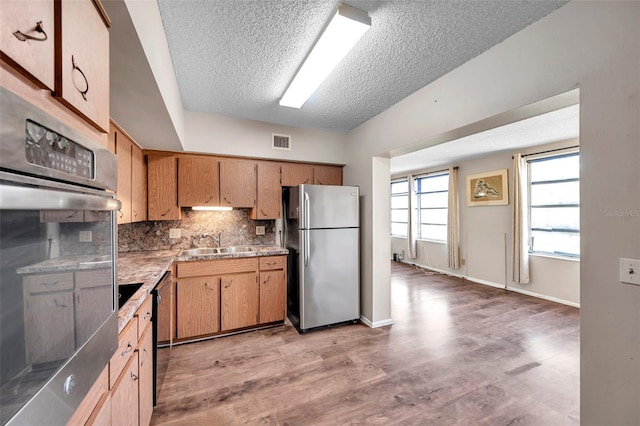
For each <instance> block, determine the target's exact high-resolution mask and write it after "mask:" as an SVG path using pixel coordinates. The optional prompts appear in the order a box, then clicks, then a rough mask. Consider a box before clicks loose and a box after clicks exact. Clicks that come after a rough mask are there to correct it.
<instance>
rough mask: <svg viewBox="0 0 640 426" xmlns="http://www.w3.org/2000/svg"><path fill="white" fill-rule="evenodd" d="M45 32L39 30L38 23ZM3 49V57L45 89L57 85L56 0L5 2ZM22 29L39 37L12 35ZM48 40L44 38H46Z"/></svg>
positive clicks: (1, 16)
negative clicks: (28, 37) (55, 58)
mask: <svg viewBox="0 0 640 426" xmlns="http://www.w3.org/2000/svg"><path fill="white" fill-rule="evenodd" d="M38 22H41V23H42V24H40V28H41V30H42V31H44V32H39V31H37V30H36V26H37V23H38ZM0 28H2V31H3V36H2V37H0V51H1V52H2V55H1V56H2V59H3V60H5V61H6V62H7V63H9V64H11V66H13V67H14V68H15V69H16V70H17V71H18V72H20V74H22V75H23V76H25V77H26V78H28V79H29V80H30V81H32V82H33V83H34V84H36V85H37V86H38V87H40V88H42V89H49V90H53V86H54V47H55V46H54V15H53V0H47V1H29V2H19V1H3V2H2V8H0ZM18 31H19V32H21V33H23V34H25V35H27V36H30V37H35V38H37V39H39V40H37V41H36V40H24V41H21V40H20V39H19V38H18V37H16V36H15V35H13V34H14V33H15V32H18ZM45 34H46V40H41V39H44V38H45Z"/></svg>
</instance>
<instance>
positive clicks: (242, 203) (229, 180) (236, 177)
mask: <svg viewBox="0 0 640 426" xmlns="http://www.w3.org/2000/svg"><path fill="white" fill-rule="evenodd" d="M220 205H222V206H226V207H255V205H256V164H255V163H254V162H249V161H239V160H238V161H235V160H222V161H220Z"/></svg>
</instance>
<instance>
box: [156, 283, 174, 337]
mask: <svg viewBox="0 0 640 426" xmlns="http://www.w3.org/2000/svg"><path fill="white" fill-rule="evenodd" d="M174 286H175V284H174V283H173V281H171V280H168V281H166V282H165V283H164V284H162V286H161V287H158V299H159V300H158V318H154V321H157V322H158V324H157V327H158V343H171V341H172V340H173V338H174V337H175V335H174V332H173V331H174V330H175V328H174V325H173V315H174V314H173V313H174V312H175V309H174V306H175V303H174V300H175V299H174V297H173V294H174Z"/></svg>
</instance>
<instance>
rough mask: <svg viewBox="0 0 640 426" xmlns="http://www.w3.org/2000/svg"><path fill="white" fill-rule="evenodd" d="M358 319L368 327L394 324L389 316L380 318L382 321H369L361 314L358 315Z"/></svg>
mask: <svg viewBox="0 0 640 426" xmlns="http://www.w3.org/2000/svg"><path fill="white" fill-rule="evenodd" d="M360 321H362V322H363V323H364V324H365V325H367V326H368V327H370V328H378V327H386V326H389V325H393V324H394V323H393V320H392V319H391V318H389V319H386V320H382V321H376V322H371V321H370V320H369V319H368V318H366V317H365V316H363V315H360Z"/></svg>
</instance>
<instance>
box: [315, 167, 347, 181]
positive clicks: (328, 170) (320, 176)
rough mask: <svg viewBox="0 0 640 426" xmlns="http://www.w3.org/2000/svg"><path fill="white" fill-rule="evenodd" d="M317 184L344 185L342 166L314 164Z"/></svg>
mask: <svg viewBox="0 0 640 426" xmlns="http://www.w3.org/2000/svg"><path fill="white" fill-rule="evenodd" d="M313 183H314V184H315V185H342V166H313Z"/></svg>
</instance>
